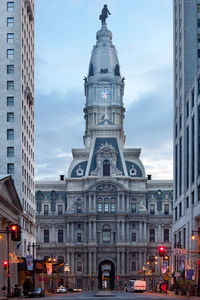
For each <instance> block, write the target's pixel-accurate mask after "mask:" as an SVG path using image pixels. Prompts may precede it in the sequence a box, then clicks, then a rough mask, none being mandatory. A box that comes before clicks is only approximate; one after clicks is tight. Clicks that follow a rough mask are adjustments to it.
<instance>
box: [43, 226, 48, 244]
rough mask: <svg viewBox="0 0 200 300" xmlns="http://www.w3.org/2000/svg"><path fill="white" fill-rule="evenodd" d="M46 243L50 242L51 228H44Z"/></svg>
mask: <svg viewBox="0 0 200 300" xmlns="http://www.w3.org/2000/svg"><path fill="white" fill-rule="evenodd" d="M44 243H49V230H48V229H44Z"/></svg>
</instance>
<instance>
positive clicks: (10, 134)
mask: <svg viewBox="0 0 200 300" xmlns="http://www.w3.org/2000/svg"><path fill="white" fill-rule="evenodd" d="M7 140H9V141H10V140H14V129H7Z"/></svg>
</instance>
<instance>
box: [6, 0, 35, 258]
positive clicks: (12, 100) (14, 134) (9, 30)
mask: <svg viewBox="0 0 200 300" xmlns="http://www.w3.org/2000/svg"><path fill="white" fill-rule="evenodd" d="M0 15H1V18H0V70H1V74H0V149H1V151H0V174H3V175H5V174H10V175H12V178H13V179H14V183H15V187H16V190H17V192H18V195H19V198H20V201H21V204H22V206H23V209H24V212H23V214H22V218H21V227H22V242H21V244H19V245H18V246H17V248H18V251H19V253H20V254H21V255H25V254H26V251H27V246H28V244H29V243H31V244H32V242H33V241H34V235H35V217H34V207H35V200H34V190H35V188H34V0H15V1H14V0H13V1H9V0H8V1H6V0H0Z"/></svg>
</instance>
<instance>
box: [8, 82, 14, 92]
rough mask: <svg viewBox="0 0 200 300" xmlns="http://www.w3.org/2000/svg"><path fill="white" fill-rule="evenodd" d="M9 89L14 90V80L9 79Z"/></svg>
mask: <svg viewBox="0 0 200 300" xmlns="http://www.w3.org/2000/svg"><path fill="white" fill-rule="evenodd" d="M7 90H8V91H12V90H14V81H7Z"/></svg>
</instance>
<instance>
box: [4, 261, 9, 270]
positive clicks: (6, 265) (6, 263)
mask: <svg viewBox="0 0 200 300" xmlns="http://www.w3.org/2000/svg"><path fill="white" fill-rule="evenodd" d="M3 266H4V270H6V271H7V270H8V261H7V260H4V261H3Z"/></svg>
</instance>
